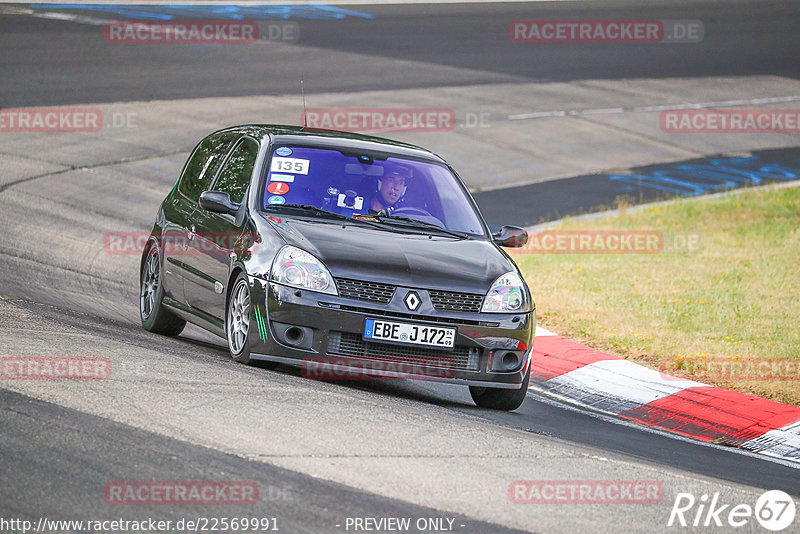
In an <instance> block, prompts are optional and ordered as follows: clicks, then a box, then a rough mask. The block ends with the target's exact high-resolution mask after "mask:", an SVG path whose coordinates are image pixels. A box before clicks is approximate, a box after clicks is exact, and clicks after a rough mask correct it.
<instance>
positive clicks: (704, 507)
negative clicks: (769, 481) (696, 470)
mask: <svg viewBox="0 0 800 534" xmlns="http://www.w3.org/2000/svg"><path fill="white" fill-rule="evenodd" d="M795 512H796V509H795V503H794V501H793V500H792V498H791V496H789V494H787V493H785V492H783V491H780V490H770V491H767V492H764V493H763V494H761V496H759V498H758V500H756V504H755V506H754V507H753V506H750V505H749V504H731V503H723V502H722V501H721V500H720V496H719V493H714V495H712V496H709V495H708V494H705V493H704V494H703V495H701V496H700V498H699V499H698V498H696V497H695V496H694V495H692V494H691V493H678V494H677V495H676V496H675V503H674V504H673V505H672V512H671V513H670V514H669V521H667V526H668V527H672V526H681V527H726V528H728V529H730V528H739V527H743V526H745V525H747V524H749V523H750V522H751V521H752V519H753V518H754V517H755V519H756V521H758V523H759V524H760V525H761V526H762V527H764V528H765V529H767V530H771V531H772V532H778V531H781V530H784V529H786V528H787V527H789V526H790V525H792V523H793V522H794V516H795Z"/></svg>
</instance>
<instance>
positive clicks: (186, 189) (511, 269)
mask: <svg viewBox="0 0 800 534" xmlns="http://www.w3.org/2000/svg"><path fill="white" fill-rule="evenodd" d="M526 240H527V234H526V233H525V231H524V230H522V229H520V228H516V227H511V226H504V227H503V228H501V229H500V230H499V231H498V232H497V233H495V234H492V233H490V231H489V230H488V228H487V226H486V223H485V221H484V220H483V218H482V217H481V215H480V213H479V211H478V209H477V207H476V205H475V203H474V201H473V199H472V197H471V196H470V195H469V193H468V191H467V189H466V188H465V187H464V185H463V183H462V182H461V180H460V179H459V178H458V177H457V175H456V173H455V172H454V171H453V169H452V168H451V167H450V166H449V165H448V164H447V163H446V162H445V161H443V160H442V159H441V158H439V157H438V156H436V155H434V154H432V153H430V152H428V151H426V150H424V149H421V148H419V147H415V146H412V145H408V144H404V143H399V142H396V141H391V140H388V139H381V138H377V137H371V136H365V135H357V134H352V133H344V132H333V131H321V130H308V129H304V128H300V127H293V126H274V125H247V126H239V127H234V128H228V129H225V130H221V131H218V132H215V133H213V134H211V135H209V136H208V137H206V138H205V139H203V140H202V141H201V142H200V144H199V145H197V147H196V148H195V149H194V151H193V152H192V155H191V156H190V157H189V160H188V161H187V163H186V165H185V167H184V169H183V172H182V173H181V176H180V178H179V179H178V181H177V183H176V184H175V186H174V187H173V189H172V191H171V192H170V193H169V195H167V197H166V199H164V202H163V203H162V204H161V208H160V209H159V211H158V215H157V217H156V222H155V225H154V226H153V230H152V233H151V235H150V237H149V239H148V241H147V245H146V247H145V250H144V251H143V254H142V260H141V269H140V273H141V279H140V288H141V291H140V313H141V320H142V324H143V326H144V328H146V329H147V330H149V331H151V332H157V333H160V334H166V335H173V336H174V335H178V334H179V333H180V332H181V331H182V330H183V327H184V326H185V324H186V321H189V322H191V323H194V324H196V325H199V326H200V327H202V328H205V329H207V330H209V331H211V332H213V333H215V334H217V335H219V336H222V337H223V338H226V339H227V342H228V347H229V349H230V353H231V356H232V357H233V358H234V359H235V360H236V361H239V362H242V363H248V362H250V361H251V360H259V361H260V362H261V363H262V365H263V366H266V367H270V366H276V365H278V364H279V363H286V364H292V365H295V366H300V367H301V369H302V370H303V375H304V376H308V377H311V378H319V379H335V378H339V379H352V378H354V377H370V378H371V377H385V378H412V379H429V380H442V381H447V382H451V383H459V384H465V385H468V386H469V387H470V392H471V395H472V398H473V399H474V401H475V402H476V404H478V405H479V406H483V407H489V408H495V409H501V410H513V409H516V408H517V407H519V405H520V404H521V403H522V401H523V399H524V397H525V392H526V391H527V387H528V377H529V374H530V358H531V343H532V340H533V332H534V328H535V314H534V305H533V301H532V300H531V295H530V291H529V290H528V287H527V286H526V284H525V282H524V280H523V279H522V276H521V275H520V273H519V271H518V269H517V267H516V266H515V264H514V262H513V261H512V260H511V258H510V257H509V256H508V255H507V254H506V253H505V252H504V251H503V250H502V249H501V248H500V246H505V247H514V246H521V245H523V244H525V242H526ZM498 245H499V246H498Z"/></svg>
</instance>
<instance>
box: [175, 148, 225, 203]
mask: <svg viewBox="0 0 800 534" xmlns="http://www.w3.org/2000/svg"><path fill="white" fill-rule="evenodd" d="M236 137H237V136H236V134H230V133H227V134H219V135H214V136H211V137H209V138H207V139H205V140H204V141H203V142H202V143H200V145H199V146H198V147H197V149H196V150H195V151H194V154H192V157H191V159H190V160H189V163H188V164H187V165H186V170H185V171H184V172H183V176H182V177H181V183H180V186H179V187H178V190H179V191H180V192H181V193H183V194H184V195H186V196H187V197H188V198H189V199H190V200H194V201H195V202H197V200H198V199H199V198H200V193H202V192H203V191H206V190H207V189H208V186H209V185H210V184H211V180H212V178H214V173H216V172H217V169H218V168H219V165H220V163H222V158H224V157H225V154H227V152H228V149H229V148H230V147H231V144H233V142H234V140H236Z"/></svg>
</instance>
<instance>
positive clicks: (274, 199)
mask: <svg viewBox="0 0 800 534" xmlns="http://www.w3.org/2000/svg"><path fill="white" fill-rule="evenodd" d="M267 202H268V203H269V204H284V203H285V202H286V199H285V198H284V197H282V196H280V195H272V196H271V197H269V198H268V199H267Z"/></svg>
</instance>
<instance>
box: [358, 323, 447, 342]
mask: <svg viewBox="0 0 800 534" xmlns="http://www.w3.org/2000/svg"><path fill="white" fill-rule="evenodd" d="M364 339H370V340H374V341H394V342H396V343H405V344H408V345H424V346H426V347H439V348H445V349H451V348H453V346H454V345H455V341H456V329H455V328H443V327H441V326H430V325H423V324H407V323H396V322H394V321H384V320H382V319H367V322H366V324H365V325H364Z"/></svg>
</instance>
